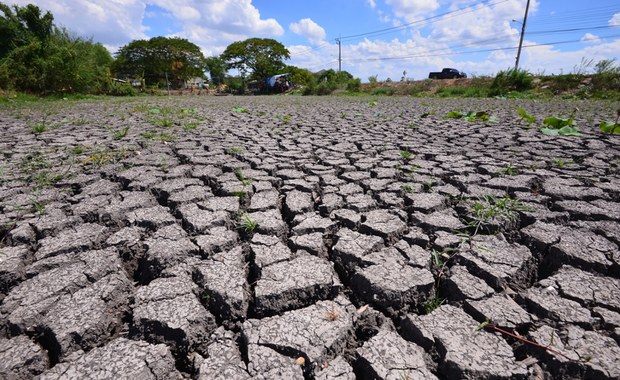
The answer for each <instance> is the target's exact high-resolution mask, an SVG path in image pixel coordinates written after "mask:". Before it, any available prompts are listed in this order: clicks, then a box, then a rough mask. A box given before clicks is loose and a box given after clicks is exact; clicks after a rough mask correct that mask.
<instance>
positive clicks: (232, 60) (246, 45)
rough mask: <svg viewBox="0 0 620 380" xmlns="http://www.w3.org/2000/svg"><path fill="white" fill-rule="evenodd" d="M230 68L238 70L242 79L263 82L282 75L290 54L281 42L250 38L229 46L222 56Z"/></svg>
mask: <svg viewBox="0 0 620 380" xmlns="http://www.w3.org/2000/svg"><path fill="white" fill-rule="evenodd" d="M220 58H221V59H223V60H224V61H225V62H226V63H228V67H229V68H232V69H238V70H239V73H240V74H241V76H242V77H247V76H248V75H249V78H250V79H255V80H258V81H263V80H265V79H266V78H267V77H269V76H271V75H274V74H278V73H281V72H282V71H283V69H284V67H285V65H284V60H286V59H290V53H289V51H288V49H287V48H286V47H284V45H282V44H281V43H280V42H278V41H276V40H273V39H270V38H250V39H247V40H245V41H237V42H233V43H232V44H230V45H228V47H227V48H226V50H224V52H223V53H222V55H221V56H220Z"/></svg>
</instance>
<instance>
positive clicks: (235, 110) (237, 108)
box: [232, 106, 250, 113]
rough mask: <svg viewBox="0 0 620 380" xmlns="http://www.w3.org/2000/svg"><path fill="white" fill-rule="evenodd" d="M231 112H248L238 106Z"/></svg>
mask: <svg viewBox="0 0 620 380" xmlns="http://www.w3.org/2000/svg"><path fill="white" fill-rule="evenodd" d="M232 111H233V112H236V113H248V112H250V111H249V110H248V109H247V108H243V107H239V106H237V107H234V108H233V109H232Z"/></svg>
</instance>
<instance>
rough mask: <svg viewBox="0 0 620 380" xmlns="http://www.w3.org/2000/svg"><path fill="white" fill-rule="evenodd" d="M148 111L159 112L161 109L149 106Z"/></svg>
mask: <svg viewBox="0 0 620 380" xmlns="http://www.w3.org/2000/svg"><path fill="white" fill-rule="evenodd" d="M149 113H161V110H160V109H159V108H151V109H150V110H149Z"/></svg>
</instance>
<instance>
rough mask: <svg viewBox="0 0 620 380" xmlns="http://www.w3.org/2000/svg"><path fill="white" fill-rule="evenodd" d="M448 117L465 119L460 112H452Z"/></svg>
mask: <svg viewBox="0 0 620 380" xmlns="http://www.w3.org/2000/svg"><path fill="white" fill-rule="evenodd" d="M446 117H448V118H450V119H460V118H462V117H463V113H462V112H459V111H450V112H448V114H447V115H446Z"/></svg>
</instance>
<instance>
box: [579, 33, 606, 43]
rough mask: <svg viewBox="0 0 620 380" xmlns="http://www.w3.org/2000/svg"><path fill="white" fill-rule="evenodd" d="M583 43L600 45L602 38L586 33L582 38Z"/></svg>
mask: <svg viewBox="0 0 620 380" xmlns="http://www.w3.org/2000/svg"><path fill="white" fill-rule="evenodd" d="M581 42H585V43H589V44H600V43H601V42H602V41H601V37H599V36H597V35H595V34H592V33H586V34H584V35H583V37H581Z"/></svg>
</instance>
